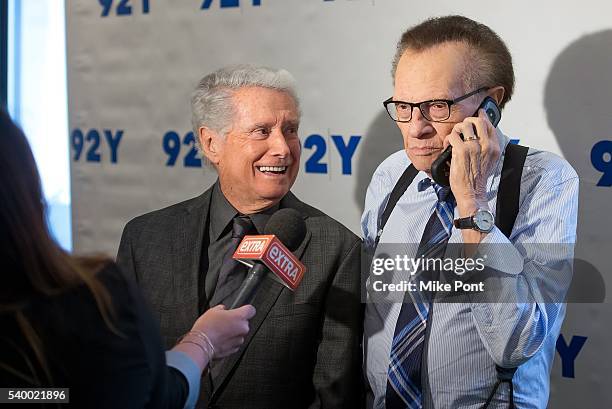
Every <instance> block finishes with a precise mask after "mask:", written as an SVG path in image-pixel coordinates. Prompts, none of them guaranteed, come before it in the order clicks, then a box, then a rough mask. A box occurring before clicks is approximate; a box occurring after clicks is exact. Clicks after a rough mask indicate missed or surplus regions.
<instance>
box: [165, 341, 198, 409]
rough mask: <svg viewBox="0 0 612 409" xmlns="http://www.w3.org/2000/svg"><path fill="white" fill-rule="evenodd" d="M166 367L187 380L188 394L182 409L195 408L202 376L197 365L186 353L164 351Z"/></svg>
mask: <svg viewBox="0 0 612 409" xmlns="http://www.w3.org/2000/svg"><path fill="white" fill-rule="evenodd" d="M166 365H167V366H169V367H171V368H174V369H176V370H177V371H179V372H180V373H182V374H183V376H184V377H185V379H186V380H187V384H188V387H189V394H188V395H187V400H186V401H185V406H183V408H184V409H191V408H195V405H196V403H197V401H198V395H199V393H200V378H201V376H202V373H201V371H200V368H199V367H198V365H196V363H195V362H193V360H192V359H191V358H189V356H188V355H187V354H186V353H184V352H180V351H166Z"/></svg>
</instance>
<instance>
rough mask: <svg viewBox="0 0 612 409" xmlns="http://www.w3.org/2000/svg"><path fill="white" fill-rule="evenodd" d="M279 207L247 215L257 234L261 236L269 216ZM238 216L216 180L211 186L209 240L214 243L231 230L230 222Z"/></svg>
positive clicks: (276, 205) (275, 206) (277, 205)
mask: <svg viewBox="0 0 612 409" xmlns="http://www.w3.org/2000/svg"><path fill="white" fill-rule="evenodd" d="M279 207H280V204H279V203H276V204H275V205H274V206H272V207H270V208H268V209H266V210H264V211H262V212H259V213H254V214H250V215H249V217H250V218H251V221H253V224H254V225H255V228H256V229H257V232H258V233H259V234H263V232H264V229H265V227H266V224H267V223H268V220H269V219H270V216H272V214H273V213H274V212H276V211H277V210H278V209H279ZM238 214H239V212H238V210H236V208H235V207H234V206H232V204H231V203H230V202H229V201H228V200H227V198H226V197H225V195H224V194H223V192H222V191H221V185H220V184H219V179H217V182H215V184H214V186H213V190H212V197H211V199H210V234H211V239H213V240H215V241H216V240H219V238H221V236H222V235H223V234H224V233H225V232H227V231H229V230H228V228H231V223H232V220H233V219H234V217H235V216H236V215H238ZM228 226H229V227H228Z"/></svg>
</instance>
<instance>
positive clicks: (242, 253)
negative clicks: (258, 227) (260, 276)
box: [233, 234, 306, 291]
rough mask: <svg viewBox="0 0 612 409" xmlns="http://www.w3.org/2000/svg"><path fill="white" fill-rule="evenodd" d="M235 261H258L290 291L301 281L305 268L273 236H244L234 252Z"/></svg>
mask: <svg viewBox="0 0 612 409" xmlns="http://www.w3.org/2000/svg"><path fill="white" fill-rule="evenodd" d="M233 258H234V259H236V260H244V261H246V260H259V261H261V262H263V263H264V264H265V265H266V267H268V268H269V269H270V271H272V272H273V273H274V274H276V276H278V278H280V279H281V280H282V282H283V283H284V284H285V285H286V286H287V287H288V288H289V289H290V290H292V291H295V289H296V288H297V286H298V285H299V284H300V281H302V277H303V276H304V272H305V271H306V267H305V266H304V264H302V263H301V262H300V260H298V259H297V257H295V256H294V255H293V253H291V252H290V251H289V250H288V249H287V248H286V247H285V246H284V244H283V243H281V241H280V240H279V239H277V238H276V236H274V235H273V234H270V235H260V236H244V238H243V239H242V241H241V242H240V245H239V246H238V248H237V249H236V251H235V252H234V255H233Z"/></svg>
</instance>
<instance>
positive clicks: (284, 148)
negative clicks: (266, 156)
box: [268, 129, 291, 158]
mask: <svg viewBox="0 0 612 409" xmlns="http://www.w3.org/2000/svg"><path fill="white" fill-rule="evenodd" d="M268 143H269V146H270V154H272V155H275V156H279V157H283V158H284V157H287V156H289V154H290V152H291V150H290V149H289V145H287V141H286V140H285V135H284V134H283V132H282V130H280V129H273V130H272V133H271V134H270V136H269V138H268Z"/></svg>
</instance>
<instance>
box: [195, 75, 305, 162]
mask: <svg viewBox="0 0 612 409" xmlns="http://www.w3.org/2000/svg"><path fill="white" fill-rule="evenodd" d="M243 87H264V88H270V89H274V90H277V91H281V92H286V93H288V94H289V95H291V97H293V99H294V100H295V103H296V105H297V106H298V114H299V100H298V97H297V92H296V89H295V88H296V86H295V79H294V78H293V76H292V75H291V73H289V71H287V70H283V69H280V70H277V69H274V68H269V67H263V66H255V65H233V66H229V67H223V68H221V69H219V70H217V71H215V72H213V73H211V74H208V75H207V76H205V77H204V78H202V79H201V80H200V82H199V83H198V86H197V87H196V89H195V91H194V92H193V94H192V95H191V124H192V126H193V132H194V136H195V140H196V143H197V145H198V149H199V150H200V152H202V147H201V146H200V138H199V128H200V127H202V126H206V127H207V128H210V129H211V130H213V131H215V132H217V133H219V134H221V135H223V136H225V134H226V133H227V132H228V131H229V128H230V127H231V122H232V116H233V113H234V110H233V108H234V107H233V103H232V96H233V93H234V91H236V90H237V89H239V88H243Z"/></svg>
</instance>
